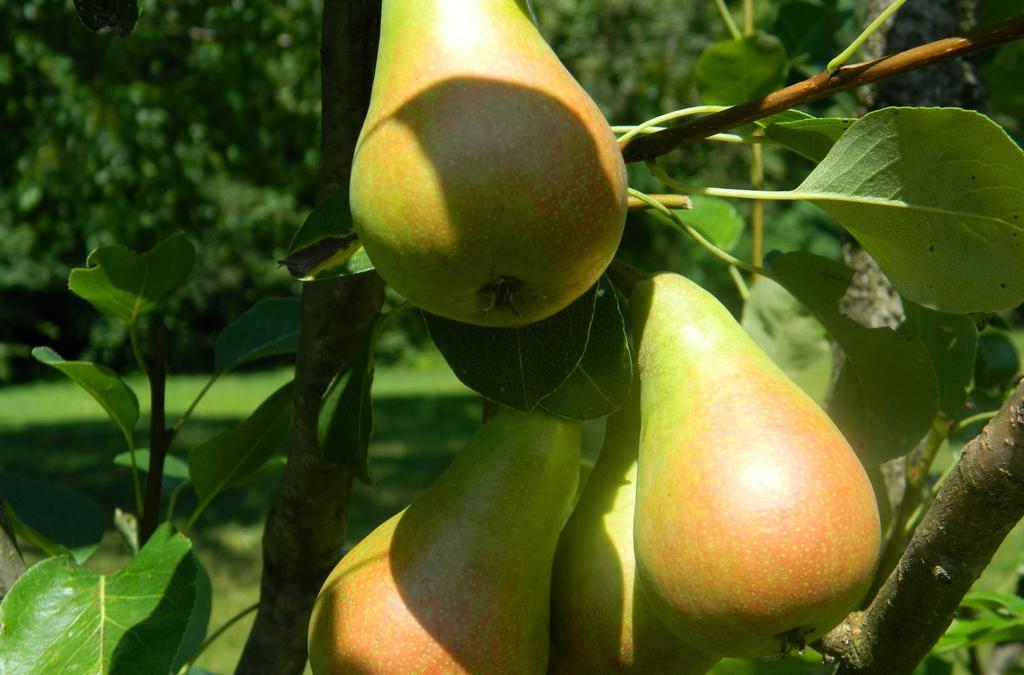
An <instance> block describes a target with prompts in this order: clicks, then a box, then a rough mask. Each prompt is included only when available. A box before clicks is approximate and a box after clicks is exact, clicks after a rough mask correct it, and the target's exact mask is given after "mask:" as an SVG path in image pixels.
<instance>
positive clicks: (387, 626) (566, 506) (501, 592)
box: [309, 409, 581, 675]
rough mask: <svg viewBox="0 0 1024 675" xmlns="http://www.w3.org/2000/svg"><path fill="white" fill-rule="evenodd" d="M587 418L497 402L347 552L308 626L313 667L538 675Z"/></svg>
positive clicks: (319, 671)
mask: <svg viewBox="0 0 1024 675" xmlns="http://www.w3.org/2000/svg"><path fill="white" fill-rule="evenodd" d="M580 442H581V438H580V425H579V423H578V422H570V421H567V420H563V419H560V418H557V417H554V416H551V415H548V414H546V413H541V412H533V413H516V412H512V411H510V410H505V409H503V410H501V411H500V412H499V413H498V414H496V415H495V416H494V417H493V418H491V420H490V421H488V422H487V423H486V424H485V425H484V426H483V427H482V428H481V429H480V431H479V432H478V433H477V434H476V436H474V437H473V439H472V440H471V441H470V442H469V444H468V445H467V446H466V448H465V449H464V450H463V451H462V452H460V453H459V455H458V456H457V457H456V458H455V460H454V461H453V462H452V464H451V466H450V467H449V468H448V469H447V470H446V471H445V472H444V474H442V475H441V477H440V478H439V479H438V480H437V481H436V482H435V483H434V484H433V485H431V486H430V488H428V489H427V491H426V492H425V493H423V495H421V496H420V497H419V498H418V499H417V500H416V501H414V502H413V503H412V504H411V505H410V506H409V507H408V508H407V509H405V510H404V511H402V512H401V513H399V514H398V515H396V516H394V517H393V518H391V519H390V520H388V521H386V522H385V523H384V524H383V525H381V526H380V527H378V528H377V529H376V530H374V531H373V532H372V533H370V534H369V535H368V536H367V537H366V538H365V539H363V540H362V541H361V542H360V543H359V544H357V545H356V546H355V547H354V548H353V549H352V550H351V551H350V552H349V553H348V554H347V555H346V556H345V557H344V558H342V560H341V562H340V563H338V565H337V567H336V568H335V569H334V571H333V572H332V573H331V574H330V576H329V577H328V578H327V581H326V582H325V583H324V586H323V588H322V589H321V591H320V594H319V596H318V597H317V600H316V603H315V605H314V608H313V615H312V619H311V622H310V628H309V660H310V665H311V667H312V669H313V672H314V673H315V674H316V675H327V674H330V675H336V674H337V675H340V674H344V673H374V674H377V673H381V674H387V673H419V674H421V675H429V674H432V673H438V674H440V673H446V674H449V673H473V674H474V675H477V674H481V675H486V674H491V673H494V674H498V673H509V674H510V675H511V674H516V675H519V674H528V673H543V672H545V669H546V667H547V663H548V651H549V644H550V636H549V614H550V585H551V565H552V562H553V560H554V555H555V546H556V545H557V542H558V533H559V531H560V530H561V528H562V525H563V523H564V522H565V519H566V517H568V514H569V510H570V507H571V504H572V500H573V497H574V496H575V492H576V486H577V481H578V477H579V462H580Z"/></svg>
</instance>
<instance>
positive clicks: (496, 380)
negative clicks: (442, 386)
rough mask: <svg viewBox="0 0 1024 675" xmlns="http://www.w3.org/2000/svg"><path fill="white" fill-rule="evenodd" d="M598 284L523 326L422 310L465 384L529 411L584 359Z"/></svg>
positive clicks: (484, 394)
mask: <svg viewBox="0 0 1024 675" xmlns="http://www.w3.org/2000/svg"><path fill="white" fill-rule="evenodd" d="M596 298H597V285H596V284H595V285H594V287H593V288H591V289H590V290H589V291H587V292H586V293H584V294H583V295H582V296H581V297H580V298H579V299H577V300H576V301H575V302H573V303H572V304H571V305H569V306H568V307H566V308H565V309H563V310H562V311H561V312H558V313H557V314H555V315H554V316H551V317H548V318H547V319H544V320H543V321H538V322H537V323H534V324H530V325H529V326H523V327H522V328H485V327H483V326H472V325H470V324H465V323H459V322H458V321H452V320H451V319H446V318H444V317H440V316H436V315H434V314H429V313H427V312H423V316H424V318H425V319H426V322H427V330H428V331H429V332H430V337H431V338H432V339H433V340H434V344H436V345H437V348H438V349H439V350H440V351H441V354H442V355H443V356H444V358H445V360H447V361H448V365H449V366H451V368H452V370H453V371H454V372H455V375H456V377H458V378H459V379H460V380H461V381H462V383H463V384H465V385H466V386H467V387H469V388H470V389H472V390H474V391H476V392H477V393H478V394H480V395H481V396H484V397H485V398H488V399H490V400H492V401H495V402H496V403H500V404H502V405H505V406H508V407H510V408H515V409H517V410H532V409H533V408H534V407H535V406H536V405H537V404H538V403H539V402H540V400H541V399H543V398H544V397H545V396H547V395H549V394H550V393H551V392H553V391H554V390H555V389H557V388H558V387H559V386H560V385H561V384H562V383H563V382H565V380H566V378H568V377H569V374H570V373H572V371H573V369H575V368H576V366H577V365H578V364H579V362H580V360H581V359H582V358H583V353H584V351H585V350H586V348H587V337H588V335H589V334H590V324H591V322H592V321H593V318H594V302H595V300H596Z"/></svg>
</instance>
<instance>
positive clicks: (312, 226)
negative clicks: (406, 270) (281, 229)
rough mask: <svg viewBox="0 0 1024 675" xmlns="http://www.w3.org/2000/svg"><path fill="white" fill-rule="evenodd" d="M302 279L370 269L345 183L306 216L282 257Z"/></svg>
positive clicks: (345, 274) (337, 275)
mask: <svg viewBox="0 0 1024 675" xmlns="http://www.w3.org/2000/svg"><path fill="white" fill-rule="evenodd" d="M283 264H284V265H285V267H287V268H288V271H289V272H291V274H292V276H294V277H297V278H299V279H302V280H303V281H314V280H317V279H329V278H331V277H340V276H347V275H351V274H360V273H362V272H367V271H369V270H372V269H373V264H372V263H371V262H370V259H369V258H368V257H367V256H366V253H365V251H363V250H362V244H360V243H359V238H358V237H357V236H356V233H355V232H354V231H353V230H352V214H351V212H350V211H349V203H348V187H347V186H346V187H344V188H341V189H339V190H337V191H335V192H332V193H331V194H330V195H328V196H327V197H326V198H324V199H323V200H321V201H320V203H319V204H317V205H316V208H314V209H313V211H312V212H311V213H310V214H309V217H307V218H306V222H304V223H303V224H302V227H300V228H299V230H298V232H296V233H295V237H293V238H292V243H291V245H290V246H289V247H288V257H287V258H285V260H284V261H283Z"/></svg>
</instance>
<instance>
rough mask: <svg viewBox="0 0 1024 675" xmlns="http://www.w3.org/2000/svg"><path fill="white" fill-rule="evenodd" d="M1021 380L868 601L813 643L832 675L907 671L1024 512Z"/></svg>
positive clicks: (969, 447) (967, 449) (1023, 385)
mask: <svg viewBox="0 0 1024 675" xmlns="http://www.w3.org/2000/svg"><path fill="white" fill-rule="evenodd" d="M1022 475H1024V381H1022V382H1021V383H1020V384H1019V385H1018V386H1017V389H1016V391H1014V392H1013V394H1012V395H1011V396H1010V398H1009V399H1007V400H1006V402H1005V403H1003V405H1002V407H1001V408H1000V409H999V412H998V413H997V414H996V416H995V417H994V418H993V419H992V421H991V422H989V424H988V425H987V426H986V427H985V428H984V429H983V430H982V432H981V433H980V434H979V435H978V436H976V437H975V438H974V439H972V440H971V441H970V442H969V443H968V444H967V446H966V447H965V448H964V451H963V453H962V454H961V455H960V459H959V460H957V462H956V464H955V465H954V467H953V470H952V471H951V472H950V474H949V478H947V479H946V481H945V483H943V485H942V487H941V488H940V489H939V491H938V494H936V495H935V500H934V501H933V502H932V504H931V506H930V507H929V509H928V511H927V512H926V513H925V516H924V519H923V520H922V521H921V524H920V525H919V526H918V527H917V529H916V530H915V531H914V536H913V537H912V538H911V540H910V543H909V545H908V546H907V549H906V551H904V553H903V557H902V558H900V561H899V563H898V564H897V566H896V569H894V570H893V572H892V574H890V575H889V577H888V579H886V581H885V583H884V584H883V585H882V587H881V589H880V590H879V592H878V594H877V595H876V596H875V598H874V599H873V600H872V601H871V605H870V606H869V607H868V608H867V609H866V610H865V611H863V612H855V613H853V614H851V615H850V616H848V617H847V618H846V620H845V621H843V623H841V624H840V625H839V626H838V627H837V628H836V629H834V630H833V631H832V632H830V633H829V634H827V635H826V636H825V637H823V638H822V639H821V641H820V642H819V643H818V644H817V645H815V648H816V649H818V650H819V651H821V652H823V653H825V654H827V655H829V656H832V657H834V658H836V659H838V660H839V661H840V665H839V669H838V670H837V671H836V675H910V673H912V672H913V671H914V668H915V667H916V666H917V664H918V663H920V661H921V660H922V659H923V658H924V657H925V655H927V653H928V651H929V650H930V649H931V647H932V646H933V645H934V644H935V643H936V641H938V639H939V638H940V637H941V636H942V634H943V633H944V632H945V630H946V628H947V627H948V626H949V624H950V622H951V621H952V620H953V615H954V613H955V612H956V610H957V607H959V605H960V602H961V601H962V600H963V597H964V595H965V594H966V593H967V591H968V590H970V588H971V585H972V584H973V583H974V582H975V580H977V578H978V577H979V576H980V575H981V572H982V571H983V570H984V569H985V567H986V566H987V565H988V563H989V561H990V560H991V559H992V556H993V554H995V552H996V550H997V549H998V548H999V546H1000V544H1002V542H1003V540H1004V539H1005V538H1006V535H1007V534H1009V532H1010V530H1011V529H1013V527H1014V526H1015V525H1016V524H1017V523H1018V522H1019V521H1020V519H1021V517H1022V516H1024V481H1021V480H1020V477H1021V476H1022Z"/></svg>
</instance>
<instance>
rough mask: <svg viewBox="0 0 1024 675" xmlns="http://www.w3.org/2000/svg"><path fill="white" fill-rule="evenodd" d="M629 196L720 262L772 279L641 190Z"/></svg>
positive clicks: (761, 268) (631, 189)
mask: <svg viewBox="0 0 1024 675" xmlns="http://www.w3.org/2000/svg"><path fill="white" fill-rule="evenodd" d="M629 194H630V195H631V196H633V197H636V198H637V199H639V200H640V201H643V202H646V203H647V204H649V205H650V206H651V208H652V209H653V210H654V211H655V215H660V216H661V217H662V219H664V220H667V221H668V222H669V223H670V224H672V225H674V226H675V227H677V228H678V229H680V230H682V231H683V232H685V233H686V234H688V235H690V237H692V238H693V239H694V240H695V241H696V242H697V243H698V244H700V245H701V246H703V247H704V248H705V249H707V251H708V252H709V253H711V255H713V256H715V257H716V258H718V259H719V260H722V261H723V262H726V263H728V264H729V265H732V266H734V267H738V268H740V269H741V270H744V271H746V272H750V273H751V274H760V275H761V276H765V277H771V274H770V273H769V272H768V270H766V269H764V268H763V267H758V266H757V265H751V264H749V263H745V262H743V261H742V260H740V259H739V258H737V257H735V256H732V255H730V254H729V253H726V252H725V251H723V250H722V249H720V248H718V247H717V246H715V245H714V244H712V243H711V242H710V241H708V240H707V239H705V238H704V236H703V235H702V234H701V233H700V232H698V231H697V230H695V229H693V228H692V227H691V226H690V225H688V224H687V223H686V222H684V221H683V220H682V219H680V218H679V216H678V215H676V213H675V212H674V211H672V210H671V209H669V208H668V207H666V206H665V205H664V204H660V203H658V202H656V201H655V200H653V199H651V198H650V197H648V196H647V195H646V194H644V193H643V192H640V191H639V190H635V189H633V188H629Z"/></svg>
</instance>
